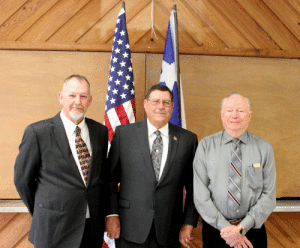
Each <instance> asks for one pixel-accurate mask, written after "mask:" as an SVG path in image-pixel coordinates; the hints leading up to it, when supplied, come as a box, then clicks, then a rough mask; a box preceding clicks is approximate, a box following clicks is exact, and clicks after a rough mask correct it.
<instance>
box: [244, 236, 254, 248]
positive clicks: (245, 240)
mask: <svg viewBox="0 0 300 248" xmlns="http://www.w3.org/2000/svg"><path fill="white" fill-rule="evenodd" d="M244 242H245V244H246V245H247V246H246V247H249V248H253V245H252V243H251V242H250V240H249V239H247V237H246V236H245V237H244Z"/></svg>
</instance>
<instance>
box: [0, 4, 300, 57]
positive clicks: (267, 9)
mask: <svg viewBox="0 0 300 248" xmlns="http://www.w3.org/2000/svg"><path fill="white" fill-rule="evenodd" d="M174 4H176V7H177V16H178V30H179V32H178V34H179V52H180V53H184V54H210V55H233V56H258V57H284V58H299V57H300V1H298V0H153V8H152V1H151V0H127V1H125V6H126V18H127V29H128V34H129V41H130V44H131V51H132V52H150V53H161V52H163V50H164V43H165V37H166V31H167V25H168V20H169V17H170V11H171V10H172V9H173V6H174ZM121 6H122V1H120V0H67V1H66V0H9V1H8V0H0V49H30V50H82V51H111V48H112V39H113V35H114V28H115V24H116V18H117V16H118V12H119V11H120V9H121ZM152 12H153V23H152V17H151V13H152ZM152 25H153V28H154V31H155V34H153V32H152ZM151 38H153V40H151Z"/></svg>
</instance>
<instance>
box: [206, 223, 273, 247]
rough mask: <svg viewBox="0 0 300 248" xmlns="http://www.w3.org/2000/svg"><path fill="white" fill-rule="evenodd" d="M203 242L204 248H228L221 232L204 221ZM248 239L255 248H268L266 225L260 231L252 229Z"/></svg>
mask: <svg viewBox="0 0 300 248" xmlns="http://www.w3.org/2000/svg"><path fill="white" fill-rule="evenodd" d="M202 222H203V226H202V240H203V248H214V247H215V248H228V247H230V246H229V245H227V244H226V242H225V240H224V239H222V238H221V235H220V231H219V230H217V229H215V228H214V227H212V226H211V225H209V224H207V223H206V222H205V221H204V220H202ZM246 237H247V238H248V239H249V241H250V242H251V243H252V245H253V247H254V248H267V246H268V245H267V232H266V228H265V225H263V226H262V227H261V228H260V229H253V228H252V229H250V230H249V231H248V232H247V233H246Z"/></svg>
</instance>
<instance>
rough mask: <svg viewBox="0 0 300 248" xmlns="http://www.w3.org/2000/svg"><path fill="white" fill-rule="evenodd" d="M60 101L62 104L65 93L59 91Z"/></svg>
mask: <svg viewBox="0 0 300 248" xmlns="http://www.w3.org/2000/svg"><path fill="white" fill-rule="evenodd" d="M58 101H59V103H60V104H61V105H62V104H63V93H62V92H59V93H58Z"/></svg>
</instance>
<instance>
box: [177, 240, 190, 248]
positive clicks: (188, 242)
mask: <svg viewBox="0 0 300 248" xmlns="http://www.w3.org/2000/svg"><path fill="white" fill-rule="evenodd" d="M179 242H180V243H181V244H182V246H183V247H186V248H189V247H190V244H191V240H190V239H188V238H180V239H179Z"/></svg>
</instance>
